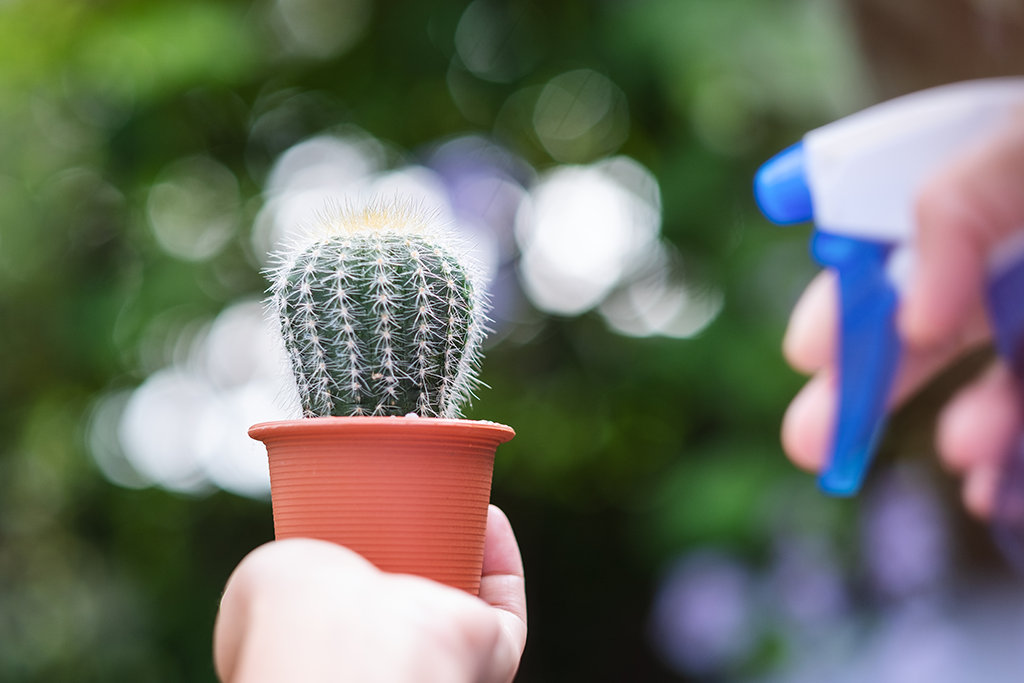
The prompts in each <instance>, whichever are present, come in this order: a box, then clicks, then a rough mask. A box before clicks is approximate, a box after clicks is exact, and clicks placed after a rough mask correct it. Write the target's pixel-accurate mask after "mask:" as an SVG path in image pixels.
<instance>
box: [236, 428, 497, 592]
mask: <svg viewBox="0 0 1024 683" xmlns="http://www.w3.org/2000/svg"><path fill="white" fill-rule="evenodd" d="M249 436H251V437H252V438H254V439H257V440H259V441H262V442H263V443H264V444H266V447H267V456H268V457H269V459H270V490H271V499H272V502H273V508H274V531H275V535H276V537H277V539H278V540H282V539H286V538H295V537H302V538H317V539H321V540H325V541H332V542H334V543H338V544H340V545H343V546H346V547H348V548H351V549H352V550H354V551H356V552H357V553H359V554H360V555H362V556H363V557H365V558H366V559H368V560H370V561H371V562H373V563H374V564H375V565H377V566H378V567H379V568H381V569H382V570H384V571H387V572H399V573H404V574H417V575H419V576H424V577H426V578H428V579H433V580H435V581H439V582H441V583H444V584H447V585H449V586H454V587H456V588H461V589H462V590H465V591H467V592H468V593H471V594H473V595H476V594H477V593H479V590H480V571H481V568H482V566H483V557H484V533H485V531H486V528H487V505H488V502H489V501H490V497H491V474H492V472H493V469H494V452H495V450H496V449H497V447H498V445H499V444H502V443H505V442H506V441H508V440H509V439H511V438H512V437H513V436H515V432H514V431H513V430H512V428H511V427H506V426H505V425H500V424H495V423H493V422H480V421H473V420H445V419H439V418H423V417H316V418H306V419H301V420H286V421H281V422H264V423H261V424H257V425H254V426H253V427H251V428H250V429H249Z"/></svg>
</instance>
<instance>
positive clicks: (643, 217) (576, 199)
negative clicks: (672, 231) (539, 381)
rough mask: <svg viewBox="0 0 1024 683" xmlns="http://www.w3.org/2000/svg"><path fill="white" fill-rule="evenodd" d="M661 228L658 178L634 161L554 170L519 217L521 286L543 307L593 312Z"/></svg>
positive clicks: (647, 252)
mask: <svg viewBox="0 0 1024 683" xmlns="http://www.w3.org/2000/svg"><path fill="white" fill-rule="evenodd" d="M660 228H661V197H660V193H659V192H658V186H657V182H656V181H655V180H654V177H653V176H652V175H651V174H650V171H648V170H647V169H645V168H643V167H642V166H641V165H640V164H638V163H637V162H636V161H633V160H632V159H629V158H628V157H614V158H612V159H609V160H606V161H602V162H599V163H597V164H592V165H589V166H562V167H559V168H556V169H555V170H554V171H552V172H551V173H549V174H548V175H547V176H545V177H543V178H542V179H541V180H540V182H539V183H538V184H537V185H536V186H535V187H534V188H533V189H532V190H531V191H530V195H529V198H528V199H527V201H525V202H523V204H522V206H521V207H520V209H519V215H518V216H517V221H516V238H517V240H518V242H519V247H520V249H521V251H522V260H521V262H520V274H521V277H522V282H523V286H524V289H525V290H526V293H527V295H528V296H529V297H530V299H531V300H532V301H533V303H534V304H535V305H536V306H537V307H538V308H539V309H540V310H542V311H545V312H548V313H555V314H558V315H578V314H580V313H583V312H585V311H588V310H590V309H591V308H593V307H594V306H596V305H597V304H598V303H600V302H601V300H602V299H604V298H605V296H607V295H608V293H609V292H611V291H612V289H613V288H614V287H615V286H616V285H618V284H619V282H620V281H621V280H622V279H623V278H624V277H625V276H626V275H628V274H630V273H631V272H632V271H634V270H635V269H636V268H637V267H639V266H640V265H641V264H642V263H643V262H644V260H645V258H646V257H648V256H649V255H650V253H651V252H652V251H653V250H654V249H656V247H657V242H658V231H659V230H660Z"/></svg>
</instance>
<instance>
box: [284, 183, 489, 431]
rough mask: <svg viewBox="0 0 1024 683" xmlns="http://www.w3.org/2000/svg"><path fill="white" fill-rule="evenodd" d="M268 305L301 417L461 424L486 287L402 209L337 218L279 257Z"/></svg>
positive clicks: (415, 214) (443, 240)
mask: <svg viewBox="0 0 1024 683" xmlns="http://www.w3.org/2000/svg"><path fill="white" fill-rule="evenodd" d="M276 264H277V265H276V267H275V268H274V269H273V270H272V271H271V272H270V277H271V281H272V284H271V288H270V305H271V308H272V309H273V311H274V312H275V313H276V314H277V317H278V319H279V321H280V324H281V333H282V336H283V338H284V343H285V348H286V350H287V352H288V355H289V357H290V359H291V363H292V369H293V371H294V373H295V379H296V383H297V385H298V389H299V395H300V398H301V401H302V407H303V413H304V415H305V416H306V417H319V416H327V415H339V416H344V415H406V414H408V413H416V414H418V415H421V416H423V417H458V416H459V415H460V414H461V413H460V409H461V406H462V405H463V404H464V403H465V402H466V401H467V400H469V398H471V396H472V392H473V388H474V386H475V384H476V383H477V379H476V373H477V367H478V365H479V360H480V343H481V341H482V339H483V336H484V334H485V331H486V330H485V324H486V317H485V313H486V311H485V309H486V303H485V301H484V298H483V289H482V287H481V286H480V283H479V278H478V276H477V274H476V271H475V269H474V266H473V263H472V261H471V260H470V259H468V258H467V254H466V251H465V249H464V248H461V245H460V244H459V243H458V242H457V241H456V240H454V239H453V237H452V236H451V235H450V234H448V232H446V231H445V230H443V229H442V228H441V227H439V226H437V225H435V223H434V221H432V220H431V218H430V217H429V216H427V215H425V214H424V213H423V212H421V211H418V210H416V209H414V208H412V207H411V206H409V205H402V204H398V203H395V204H384V203H381V202H378V203H374V204H371V205H369V206H367V208H365V209H360V210H352V209H345V210H339V211H338V212H337V214H336V215H335V216H334V217H332V218H330V219H328V220H324V221H323V222H322V224H321V225H318V226H317V227H316V228H315V229H314V230H312V231H311V232H310V233H309V234H307V235H305V236H304V237H303V238H301V239H300V240H299V241H298V242H296V244H294V245H293V246H292V248H290V249H288V250H286V251H285V252H283V253H280V254H278V255H277V256H276Z"/></svg>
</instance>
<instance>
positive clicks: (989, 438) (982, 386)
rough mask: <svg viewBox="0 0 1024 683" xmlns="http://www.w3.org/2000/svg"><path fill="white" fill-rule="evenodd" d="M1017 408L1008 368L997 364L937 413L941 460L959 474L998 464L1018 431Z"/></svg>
mask: <svg viewBox="0 0 1024 683" xmlns="http://www.w3.org/2000/svg"><path fill="white" fill-rule="evenodd" d="M1020 410H1021V406H1020V402H1019V399H1018V398H1017V391H1016V386H1015V383H1014V380H1013V377H1012V375H1011V374H1010V371H1009V369H1008V368H1007V367H1006V365H1004V364H1003V363H996V364H995V365H994V366H993V367H992V368H990V369H989V370H988V371H987V372H985V373H984V374H983V375H982V376H981V377H980V378H979V379H978V380H977V381H975V382H974V383H972V384H971V385H969V386H967V387H965V388H963V389H961V390H960V391H959V392H958V393H957V395H956V396H954V397H953V399H952V400H951V401H950V403H949V404H948V405H947V406H946V407H945V408H944V409H943V411H942V413H941V414H940V415H939V420H938V425H937V430H936V447H937V449H938V451H939V455H940V457H941V458H942V461H943V463H945V464H946V466H947V467H949V468H950V469H951V470H953V471H955V472H959V473H964V472H966V473H970V472H971V471H973V470H976V469H979V468H995V467H997V466H998V465H999V464H1000V463H1001V462H1002V459H1003V457H1004V456H1005V454H1006V453H1007V452H1008V451H1009V448H1010V447H1011V445H1012V444H1013V439H1014V437H1015V436H1016V435H1017V434H1018V433H1019V432H1020V429H1021V426H1022V425H1021V418H1020ZM986 476H987V475H986ZM968 486H969V484H968ZM976 486H981V485H980V484H976ZM976 495H980V494H976Z"/></svg>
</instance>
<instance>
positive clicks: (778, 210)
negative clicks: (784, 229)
mask: <svg viewBox="0 0 1024 683" xmlns="http://www.w3.org/2000/svg"><path fill="white" fill-rule="evenodd" d="M754 197H755V198H756V199H757V205H758V207H760V209H761V211H762V212H763V213H764V215H765V216H766V217H767V218H768V220H770V221H772V222H773V223H779V224H780V225H789V224H792V223H803V222H804V221H809V220H811V219H812V218H813V217H814V208H813V205H812V203H811V191H810V189H809V188H808V187H807V173H806V169H805V166H804V146H803V143H802V142H798V143H796V144H795V145H793V146H791V147H788V148H786V149H784V150H783V151H781V152H779V153H778V154H776V155H775V156H773V157H772V158H771V159H769V160H768V161H766V162H765V163H764V164H763V165H762V166H761V168H760V169H759V170H758V171H757V175H756V176H754Z"/></svg>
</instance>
